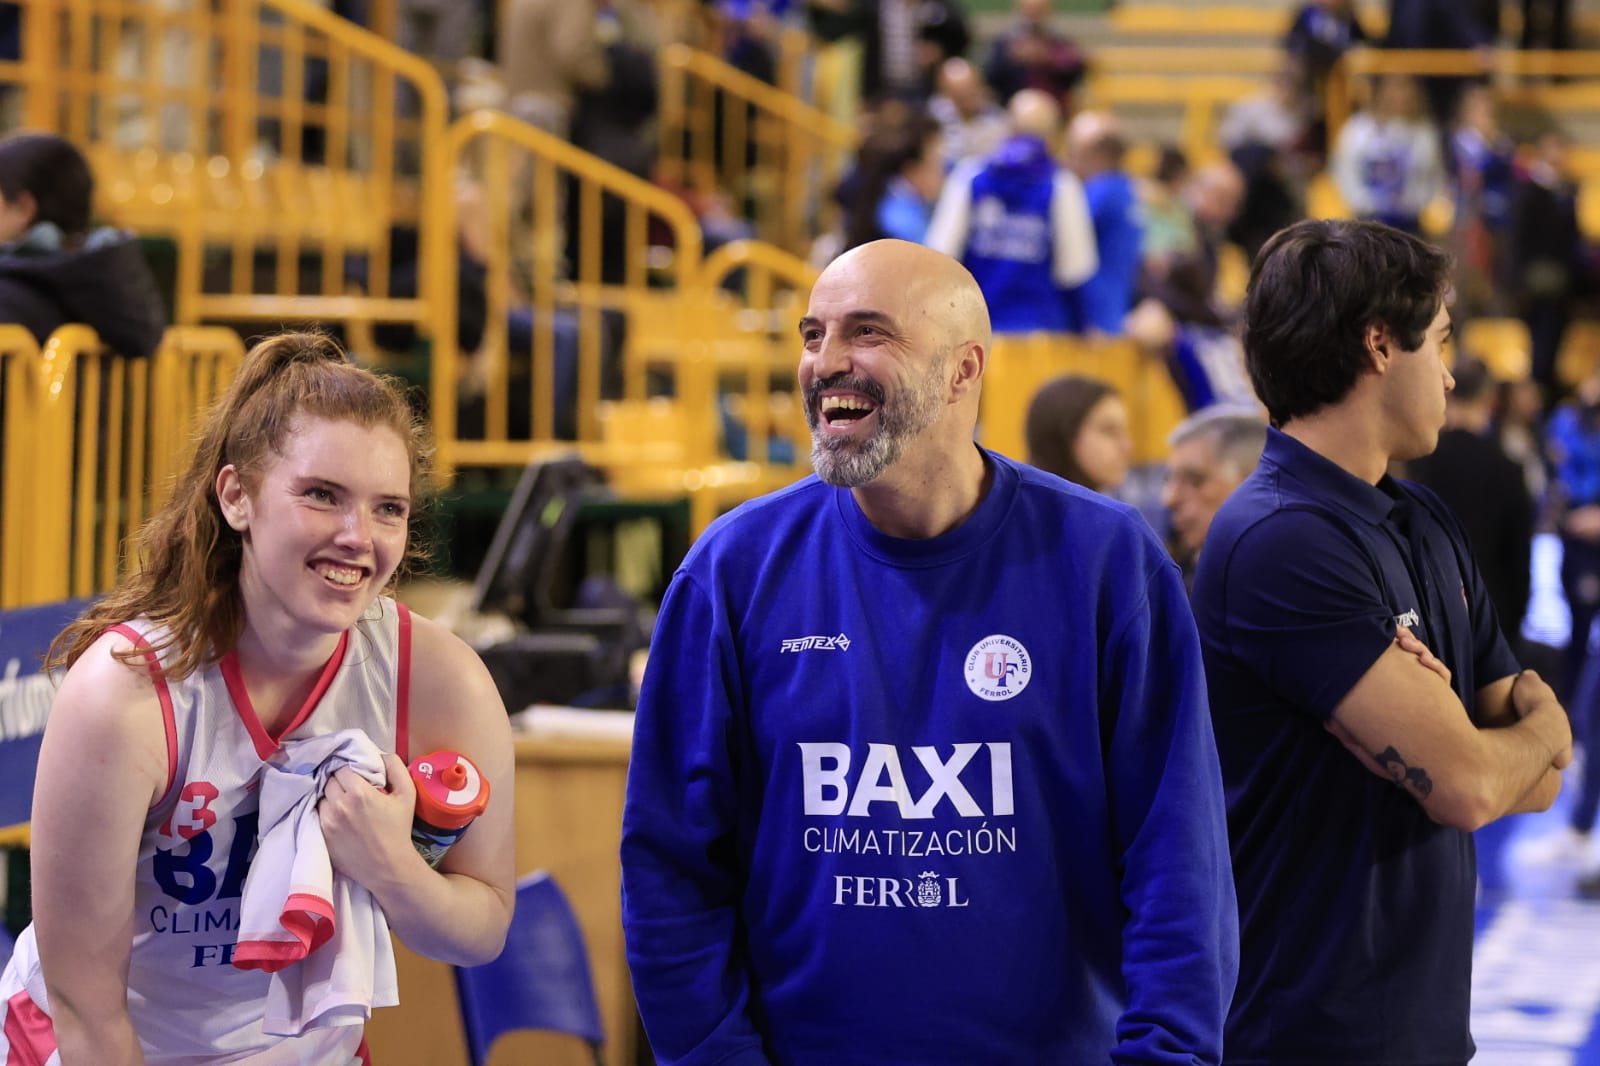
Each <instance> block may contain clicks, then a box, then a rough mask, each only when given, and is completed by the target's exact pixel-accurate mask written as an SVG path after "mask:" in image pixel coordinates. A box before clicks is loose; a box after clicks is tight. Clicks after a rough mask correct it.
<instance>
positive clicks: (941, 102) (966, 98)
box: [928, 57, 1011, 166]
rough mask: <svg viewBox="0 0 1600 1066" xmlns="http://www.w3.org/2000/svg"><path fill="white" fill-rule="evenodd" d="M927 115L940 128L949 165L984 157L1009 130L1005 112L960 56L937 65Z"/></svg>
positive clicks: (970, 66)
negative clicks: (932, 118) (931, 117)
mask: <svg viewBox="0 0 1600 1066" xmlns="http://www.w3.org/2000/svg"><path fill="white" fill-rule="evenodd" d="M928 113H929V114H930V115H932V116H933V117H934V118H936V119H938V120H939V123H940V125H942V126H943V127H944V158H945V162H946V163H947V164H948V165H950V166H954V165H955V164H957V163H960V162H961V161H962V160H965V159H971V158H981V157H983V156H986V155H988V154H989V153H990V152H992V151H994V150H995V149H996V148H998V147H1000V142H1001V141H1004V140H1005V139H1006V135H1007V134H1008V133H1009V132H1010V131H1011V127H1010V124H1009V123H1008V122H1007V120H1006V113H1005V109H1004V108H1002V107H1000V106H999V105H998V104H996V103H995V102H994V96H993V95H992V94H991V93H990V92H989V87H988V86H987V85H985V84H984V82H983V78H981V77H980V76H979V75H978V71H977V69H976V68H975V67H973V65H972V64H971V63H969V62H967V61H966V60H965V59H962V58H960V57H956V58H954V59H947V60H945V61H944V62H943V63H941V64H939V81H938V92H936V93H934V95H933V98H932V99H931V100H929V101H928Z"/></svg>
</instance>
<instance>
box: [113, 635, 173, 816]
mask: <svg viewBox="0 0 1600 1066" xmlns="http://www.w3.org/2000/svg"><path fill="white" fill-rule="evenodd" d="M110 632H112V633H117V634H120V635H121V636H124V637H127V638H128V639H129V640H131V641H133V646H134V647H135V648H138V649H139V650H140V651H142V652H144V661H145V662H146V663H147V664H148V665H149V667H150V681H151V683H152V684H153V685H155V687H156V698H157V699H158V700H160V701H161V719H162V723H163V725H164V727H165V729H166V733H167V787H166V788H164V789H162V790H161V798H160V799H158V800H156V802H155V806H157V807H159V806H160V805H161V804H162V802H164V801H165V800H166V798H167V797H168V796H169V795H171V794H172V786H173V785H174V784H175V783H177V780H178V719H177V716H176V715H175V714H174V713H173V710H172V690H171V689H169V688H167V679H166V678H165V677H163V676H162V674H161V660H160V659H158V658H157V657H156V652H155V649H154V648H152V647H151V646H150V642H149V641H148V640H145V639H144V634H142V633H140V632H139V631H138V630H137V629H134V628H133V627H132V626H130V625H128V624H126V623H119V624H118V625H114V626H112V627H111V628H110Z"/></svg>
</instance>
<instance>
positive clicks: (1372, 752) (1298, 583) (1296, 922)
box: [1193, 221, 1572, 1066]
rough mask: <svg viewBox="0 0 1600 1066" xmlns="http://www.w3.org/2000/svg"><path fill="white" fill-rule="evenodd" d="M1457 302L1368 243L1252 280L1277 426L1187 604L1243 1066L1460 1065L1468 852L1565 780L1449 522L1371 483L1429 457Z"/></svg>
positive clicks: (1272, 250) (1333, 245)
mask: <svg viewBox="0 0 1600 1066" xmlns="http://www.w3.org/2000/svg"><path fill="white" fill-rule="evenodd" d="M1449 284H1450V262H1449V259H1448V258H1447V257H1446V256H1444V255H1442V254H1440V253H1439V252H1437V251H1436V250H1434V249H1433V248H1432V247H1430V246H1429V245H1427V244H1426V243H1424V242H1423V241H1421V240H1419V239H1417V238H1415V237H1412V236H1410V235H1408V234H1405V233H1402V232H1400V231H1398V230H1395V229H1391V228H1389V227H1386V226H1383V225H1381V224H1378V223H1373V222H1355V221H1306V222H1300V223H1296V224H1295V225H1293V226H1290V227H1289V228H1287V229H1285V230H1282V231H1280V232H1279V233H1278V234H1276V235H1275V236H1274V237H1272V238H1271V239H1270V240H1269V241H1268V242H1267V244H1266V245H1265V246H1264V247H1263V249H1262V251H1261V253H1260V255H1259V256H1258V257H1257V259H1256V262H1255V265H1254V267H1253V269H1252V271H1251V277H1250V282H1249V287H1248V289H1247V295H1246V297H1245V310H1244V313H1245V356H1246V362H1247V367H1248V369H1249V372H1250V377H1251V381H1252V382H1253V384H1254V386H1255V389H1256V392H1257V393H1258V394H1259V396H1260V398H1261V400H1262V402H1263V403H1264V404H1265V405H1266V408H1267V412H1268V415H1269V417H1270V420H1271V428H1270V429H1269V431H1268V439H1267V446H1266V452H1265V454H1264V455H1263V456H1262V459H1261V462H1260V464H1259V465H1258V466H1257V468H1256V470H1255V472H1254V473H1252V474H1251V475H1250V477H1249V478H1247V479H1246V480H1245V482H1244V484H1243V485H1241V486H1240V487H1239V489H1238V490H1236V491H1235V492H1234V493H1233V495H1232V496H1231V497H1230V498H1229V499H1228V502H1227V503H1225V504H1224V505H1223V506H1222V508H1221V510H1220V511H1219V512H1218V513H1217V517H1216V519H1215V520H1214V521H1213V523H1212V525H1211V530H1210V532H1209V533H1208V535H1207V538H1206V547H1205V551H1204V552H1202V553H1201V554H1200V562H1199V568H1198V572H1197V574H1196V577H1195V583H1194V595H1193V603H1194V607H1195V616H1196V620H1197V622H1198V624H1199V629H1200V637H1201V643H1202V647H1203V649H1204V655H1205V665H1206V677H1207V681H1208V682H1209V685H1210V694H1211V704H1212V718H1213V724H1214V726H1215V729H1216V737H1217V747H1218V752H1219V754H1220V755H1221V758H1222V775H1223V781H1224V784H1225V786H1226V788H1227V796H1228V828H1229V832H1230V836H1231V838H1232V848H1233V868H1234V877H1235V880H1236V882H1237V885H1238V896H1239V922H1240V973H1239V985H1238V990H1237V992H1236V994H1235V996H1234V1000H1233V1005H1232V1008H1231V1009H1230V1011H1229V1015H1228V1025H1227V1031H1226V1035H1225V1046H1226V1048H1227V1062H1229V1063H1231V1064H1237V1066H1246V1064H1252V1066H1253V1064H1267V1063H1271V1064H1274V1066H1282V1064H1286V1063H1295V1064H1324V1063H1325V1064H1329V1066H1332V1064H1338V1066H1400V1064H1406V1066H1415V1064H1418V1063H1428V1064H1430V1066H1446V1064H1462V1063H1465V1062H1467V1060H1469V1059H1470V1058H1472V1055H1473V1051H1474V1047H1473V1043H1472V1036H1471V1033H1470V1032H1469V1027H1468V1011H1469V998H1470V991H1471V984H1472V935H1473V900H1474V893H1475V890H1476V872H1477V871H1476V858H1475V854H1474V851H1473V839H1472V831H1473V830H1475V829H1477V828H1479V827H1480V826H1482V825H1484V824H1485V823H1487V822H1490V821H1493V820H1494V819H1497V818H1499V817H1501V816H1503V815H1506V814H1510V813H1513V812H1518V811H1533V810H1544V809H1546V808H1548V807H1549V806H1550V805H1551V803H1552V802H1553V801H1554V799H1555V797H1556V794H1557V792H1558V791H1559V789H1560V787H1561V770H1562V768H1564V767H1565V766H1566V765H1567V764H1568V763H1569V762H1570V760H1571V758H1572V737H1571V733H1570V732H1569V730H1568V727H1567V717H1566V713H1565V711H1564V710H1563V709H1562V707H1561V705H1560V703H1559V702H1558V701H1557V699H1556V696H1555V693H1554V692H1553V691H1552V690H1551V688H1550V686H1549V685H1547V684H1546V683H1545V682H1544V681H1543V680H1542V679H1540V678H1539V676H1538V675H1537V674H1535V673H1533V672H1532V671H1519V670H1518V664H1517V662H1516V660H1515V659H1514V658H1513V656H1512V653H1511V650H1510V648H1509V647H1508V646H1507V644H1506V641H1505V637H1504V636H1503V635H1502V633H1501V629H1500V626H1499V624H1498V623H1497V621H1496V619H1495V615H1494V609H1493V607H1492V605H1491V602H1490V600H1489V596H1488V592H1487V590H1486V589H1485V587H1484V583H1483V581H1482V580H1481V578H1480V577H1479V575H1478V571H1477V568H1476V566H1475V565H1474V564H1473V561H1472V557H1471V555H1470V553H1469V551H1468V548H1467V540H1466V536H1465V534H1464V532H1463V531H1462V528H1461V525H1460V523H1459V522H1457V521H1456V519H1455V518H1454V517H1453V516H1452V515H1451V514H1450V512H1449V511H1448V509H1447V508H1446V507H1445V506H1444V504H1443V503H1442V501H1441V500H1440V499H1439V497H1437V496H1435V495H1434V494H1433V493H1431V492H1429V491H1428V490H1427V489H1424V488H1422V487H1421V486H1418V485H1414V484H1411V483H1408V482H1402V481H1397V480H1395V479H1394V478H1392V477H1390V476H1388V475H1387V474H1386V472H1385V471H1386V469H1387V467H1388V465H1389V463H1390V462H1392V461H1395V460H1407V459H1413V458H1416V457H1418V456H1422V455H1426V454H1427V453H1429V452H1431V451H1432V450H1433V448H1434V446H1435V445H1436V444H1437V442H1438V438H1439V431H1440V429H1441V427H1442V426H1443V424H1444V416H1445V394H1446V393H1447V392H1448V391H1449V390H1450V388H1451V387H1452V386H1453V384H1454V382H1453V380H1452V378H1451V376H1450V372H1449V371H1448V370H1447V369H1446V367H1445V363H1444V360H1443V358H1442V355H1441V353H1442V351H1443V350H1444V348H1445V345H1446V344H1447V342H1448V339H1449V336H1450V330H1451V327H1450V316H1449V314H1448V313H1447V311H1446V308H1445V297H1446V294H1447V292H1448V290H1449Z"/></svg>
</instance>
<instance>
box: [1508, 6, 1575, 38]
mask: <svg viewBox="0 0 1600 1066" xmlns="http://www.w3.org/2000/svg"><path fill="white" fill-rule="evenodd" d="M1520 43H1521V45H1522V47H1523V48H1524V49H1535V48H1541V49H1543V48H1550V49H1554V48H1571V47H1572V0H1522V39H1521V42H1520Z"/></svg>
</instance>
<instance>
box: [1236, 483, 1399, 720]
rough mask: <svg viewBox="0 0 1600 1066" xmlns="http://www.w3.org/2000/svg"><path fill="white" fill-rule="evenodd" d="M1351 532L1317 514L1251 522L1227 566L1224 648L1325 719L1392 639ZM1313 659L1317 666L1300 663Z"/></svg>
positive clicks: (1367, 563) (1374, 581) (1390, 616)
mask: <svg viewBox="0 0 1600 1066" xmlns="http://www.w3.org/2000/svg"><path fill="white" fill-rule="evenodd" d="M1373 567H1374V563H1373V561H1372V560H1371V559H1370V558H1369V557H1368V556H1367V554H1366V553H1365V551H1364V550H1363V549H1362V548H1361V547H1360V545H1359V543H1358V542H1357V541H1356V539H1355V536H1354V534H1353V533H1349V532H1346V531H1345V530H1343V529H1341V528H1340V527H1339V525H1338V523H1337V522H1336V521H1335V520H1334V519H1332V518H1330V517H1328V516H1326V515H1324V514H1321V513H1318V512H1314V511H1306V510H1294V509H1285V510H1281V511H1278V512H1276V513H1274V514H1272V515H1271V516H1269V517H1268V518H1265V519H1263V520H1262V521H1260V522H1258V523H1256V524H1255V525H1254V526H1252V527H1251V528H1250V529H1249V530H1247V531H1246V532H1245V533H1244V534H1242V535H1241V536H1240V537H1239V539H1238V541H1237V542H1236V543H1235V544H1234V545H1233V546H1232V550H1231V552H1230V553H1229V555H1228V558H1227V561H1226V562H1225V563H1224V573H1223V579H1222V581H1223V587H1222V602H1221V604H1219V605H1215V606H1217V607H1220V609H1221V611H1222V612H1223V615H1224V617H1225V619H1226V624H1225V631H1226V637H1227V646H1226V647H1225V648H1224V649H1222V650H1223V651H1225V652H1226V653H1227V654H1228V655H1229V656H1231V657H1232V658H1234V659H1236V660H1237V661H1239V662H1240V663H1242V664H1243V665H1244V666H1245V667H1246V668H1247V669H1248V670H1250V671H1251V672H1252V673H1254V674H1255V675H1256V676H1257V677H1259V678H1260V679H1261V681H1262V682H1263V683H1265V684H1266V686H1267V687H1268V688H1269V689H1270V690H1271V691H1272V692H1273V694H1274V695H1276V696H1277V697H1278V698H1279V699H1281V700H1283V701H1284V702H1286V703H1288V704H1290V705H1291V706H1294V707H1297V708H1302V709H1305V710H1307V711H1309V712H1310V713H1312V714H1314V715H1316V717H1317V718H1319V719H1321V720H1323V721H1326V720H1328V719H1330V718H1332V717H1333V711H1334V708H1335V707H1337V706H1338V705H1339V702H1340V701H1341V700H1343V699H1344V698H1345V696H1346V695H1348V694H1349V692H1350V690H1351V689H1353V688H1355V685H1356V682H1357V681H1360V680H1361V679H1362V678H1363V677H1364V676H1366V673H1367V671H1368V670H1370V669H1372V664H1373V663H1375V662H1377V661H1378V659H1379V657H1380V656H1382V655H1383V653H1384V652H1385V651H1387V650H1388V648H1389V645H1390V644H1392V643H1393V642H1394V637H1395V622H1394V612H1393V611H1391V610H1390V609H1389V606H1388V604H1387V603H1386V602H1385V600H1384V596H1383V589H1382V587H1381V586H1380V584H1379V579H1378V577H1377V575H1376V574H1375V573H1374V571H1373ZM1307 663H1315V664H1316V667H1317V668H1316V669H1315V670H1308V669H1306V664H1307Z"/></svg>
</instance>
